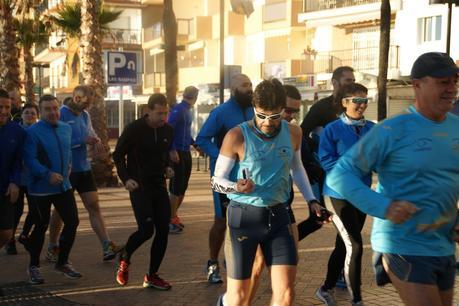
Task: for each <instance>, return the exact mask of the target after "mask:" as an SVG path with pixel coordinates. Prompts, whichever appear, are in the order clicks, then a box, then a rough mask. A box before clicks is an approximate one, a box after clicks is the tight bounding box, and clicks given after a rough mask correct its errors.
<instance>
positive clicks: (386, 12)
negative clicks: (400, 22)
mask: <svg viewBox="0 0 459 306" xmlns="http://www.w3.org/2000/svg"><path fill="white" fill-rule="evenodd" d="M390 10H391V8H390V0H382V1H381V25H380V35H381V36H380V38H379V74H378V121H381V120H383V119H385V118H386V117H387V87H386V84H387V65H388V59H389V44H390V18H391V14H390Z"/></svg>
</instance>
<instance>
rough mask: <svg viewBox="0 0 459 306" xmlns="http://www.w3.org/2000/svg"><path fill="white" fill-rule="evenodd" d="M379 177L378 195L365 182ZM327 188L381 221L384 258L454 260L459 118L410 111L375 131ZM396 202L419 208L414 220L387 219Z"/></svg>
mask: <svg viewBox="0 0 459 306" xmlns="http://www.w3.org/2000/svg"><path fill="white" fill-rule="evenodd" d="M371 171H376V172H377V173H378V178H379V183H378V187H377V191H376V192H375V191H372V190H371V189H370V188H369V187H368V186H366V185H365V184H364V183H363V182H362V180H361V178H362V177H364V176H365V175H368V174H369V173H370V172H371ZM327 184H328V185H329V186H332V187H333V189H334V190H336V191H337V192H339V193H340V194H341V195H343V196H344V197H345V198H346V199H348V200H349V201H350V202H352V203H354V204H355V205H356V206H357V207H358V208H359V209H360V210H362V211H363V212H365V213H367V214H369V215H372V216H375V217H376V218H375V220H374V223H373V230H372V238H371V242H372V247H373V249H374V250H376V251H378V252H383V253H396V254H402V255H417V256H449V255H453V254H454V251H455V243H454V241H453V228H454V224H455V221H456V215H457V208H456V205H457V201H458V199H459V117H458V116H455V115H451V114H447V116H446V119H445V120H443V121H442V122H434V121H431V120H429V119H427V118H425V117H424V116H422V115H421V114H420V113H418V112H417V111H416V109H415V108H414V107H413V106H410V107H409V109H408V110H407V112H406V113H405V114H402V115H398V116H396V117H393V118H391V119H387V120H385V121H383V122H381V123H380V124H378V125H377V126H376V127H374V128H373V129H372V130H371V131H370V132H369V133H368V134H367V135H366V136H365V137H364V138H363V139H362V140H361V141H360V142H359V143H357V144H356V145H355V146H354V147H352V148H351V149H350V150H349V151H348V152H347V153H346V154H345V155H344V156H343V157H342V158H341V159H340V160H339V161H338V163H337V164H336V165H335V167H334V169H333V170H332V171H331V172H330V174H329V175H328V176H327ZM394 200H406V201H409V202H411V203H413V204H414V205H416V206H417V207H418V208H419V211H418V212H417V213H416V214H414V215H413V216H412V218H411V219H409V220H408V221H406V222H404V223H402V224H394V223H392V222H391V221H389V220H386V219H384V218H385V215H386V211H387V208H388V207H389V205H390V203H391V202H392V201H394Z"/></svg>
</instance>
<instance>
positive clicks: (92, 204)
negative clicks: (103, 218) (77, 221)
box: [85, 200, 100, 215]
mask: <svg viewBox="0 0 459 306" xmlns="http://www.w3.org/2000/svg"><path fill="white" fill-rule="evenodd" d="M85 207H86V210H87V211H88V213H89V214H91V215H94V214H100V207H99V201H97V200H89V201H88V202H87V203H86V205H85Z"/></svg>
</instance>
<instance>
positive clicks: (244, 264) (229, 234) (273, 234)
mask: <svg viewBox="0 0 459 306" xmlns="http://www.w3.org/2000/svg"><path fill="white" fill-rule="evenodd" d="M285 207H286V205H285V203H282V204H277V205H275V206H271V207H269V208H267V207H256V206H252V205H247V204H241V203H238V202H234V201H231V202H230V205H229V206H228V221H227V231H226V241H225V257H226V270H227V273H228V276H229V277H231V278H232V279H238V280H244V279H249V278H250V276H251V275H252V266H253V262H254V259H255V253H256V251H257V247H258V245H260V247H261V250H262V252H263V256H264V259H265V263H266V265H267V266H268V267H270V266H272V265H286V266H296V265H297V262H298V258H297V251H296V247H295V239H294V237H293V233H292V228H291V225H290V222H291V221H290V217H289V214H288V210H287V209H285Z"/></svg>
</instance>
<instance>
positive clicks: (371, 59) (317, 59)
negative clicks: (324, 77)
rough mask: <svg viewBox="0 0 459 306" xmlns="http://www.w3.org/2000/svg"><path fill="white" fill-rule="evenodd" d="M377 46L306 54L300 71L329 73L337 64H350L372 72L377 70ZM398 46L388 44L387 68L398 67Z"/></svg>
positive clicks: (358, 68) (358, 69)
mask: <svg viewBox="0 0 459 306" xmlns="http://www.w3.org/2000/svg"><path fill="white" fill-rule="evenodd" d="M378 65H379V48H378V47H370V48H359V49H350V50H335V51H330V52H319V53H316V54H311V55H306V59H305V60H304V61H302V67H301V69H300V70H301V73H303V74H312V73H331V72H333V70H335V69H336V68H338V67H339V66H351V67H353V68H354V69H355V70H356V71H360V72H370V71H372V72H374V71H375V70H378ZM399 67H400V65H399V46H390V48H389V62H388V68H389V69H394V68H399Z"/></svg>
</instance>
